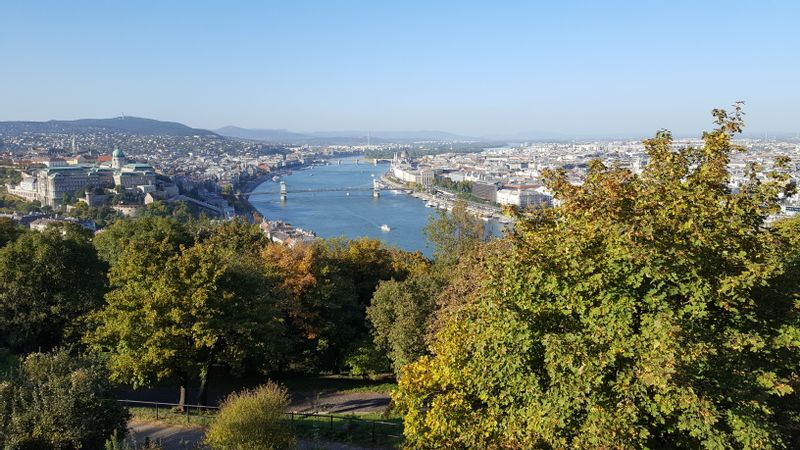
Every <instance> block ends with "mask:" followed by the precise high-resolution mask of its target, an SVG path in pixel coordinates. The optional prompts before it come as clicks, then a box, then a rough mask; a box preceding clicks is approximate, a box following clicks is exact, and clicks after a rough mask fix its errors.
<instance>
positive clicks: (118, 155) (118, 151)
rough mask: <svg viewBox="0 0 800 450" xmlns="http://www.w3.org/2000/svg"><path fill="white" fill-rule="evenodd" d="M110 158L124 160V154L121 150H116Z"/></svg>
mask: <svg viewBox="0 0 800 450" xmlns="http://www.w3.org/2000/svg"><path fill="white" fill-rule="evenodd" d="M111 156H112V157H114V158H124V157H125V153H123V152H122V150H120V149H116V150H114V153H112V154H111Z"/></svg>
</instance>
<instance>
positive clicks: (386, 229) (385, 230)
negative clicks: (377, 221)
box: [381, 224, 392, 233]
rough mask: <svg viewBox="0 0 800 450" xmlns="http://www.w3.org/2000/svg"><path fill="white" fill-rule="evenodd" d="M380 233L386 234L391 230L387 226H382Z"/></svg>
mask: <svg viewBox="0 0 800 450" xmlns="http://www.w3.org/2000/svg"><path fill="white" fill-rule="evenodd" d="M381 231H384V232H387V233H388V232H389V231H392V229H391V228H389V225H386V224H383V225H381Z"/></svg>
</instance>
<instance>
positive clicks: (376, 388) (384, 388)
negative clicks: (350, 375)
mask: <svg viewBox="0 0 800 450" xmlns="http://www.w3.org/2000/svg"><path fill="white" fill-rule="evenodd" d="M395 389H397V383H380V384H369V385H364V386H355V387H351V388H346V389H342V390H339V391H337V392H338V393H340V394H351V393H357V392H377V393H380V394H391V393H392V392H394V390H395Z"/></svg>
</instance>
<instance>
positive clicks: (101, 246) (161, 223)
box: [94, 216, 194, 265]
mask: <svg viewBox="0 0 800 450" xmlns="http://www.w3.org/2000/svg"><path fill="white" fill-rule="evenodd" d="M193 241H194V238H193V237H192V235H191V234H190V233H189V231H188V230H187V228H186V226H185V225H184V224H182V223H180V222H178V221H177V220H174V219H169V218H165V217H151V216H148V217H141V218H137V219H122V220H117V221H116V222H114V224H113V225H111V226H110V227H108V228H106V229H105V230H103V232H102V233H99V234H98V235H97V236H96V237H95V238H94V246H95V247H96V248H97V253H98V254H99V255H100V258H102V259H103V260H104V261H106V262H108V263H109V264H111V265H113V264H115V263H116V262H117V260H118V259H119V258H120V256H121V255H122V252H123V250H124V249H125V248H126V247H127V246H128V245H129V244H130V243H132V242H137V243H139V244H142V245H144V246H146V245H157V244H159V243H162V242H166V243H167V244H169V248H171V249H172V250H173V251H177V249H178V248H179V247H180V246H181V245H191V244H192V243H193Z"/></svg>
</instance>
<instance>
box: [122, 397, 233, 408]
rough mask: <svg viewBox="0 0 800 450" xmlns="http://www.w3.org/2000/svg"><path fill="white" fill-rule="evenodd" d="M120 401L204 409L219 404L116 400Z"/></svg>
mask: <svg viewBox="0 0 800 450" xmlns="http://www.w3.org/2000/svg"><path fill="white" fill-rule="evenodd" d="M117 401H118V402H120V403H139V404H142V405H163V406H183V407H184V408H185V407H190V408H205V409H219V406H205V405H191V404H188V403H184V404H183V405H181V404H180V403H169V402H150V401H144V400H127V399H119V400H117Z"/></svg>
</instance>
